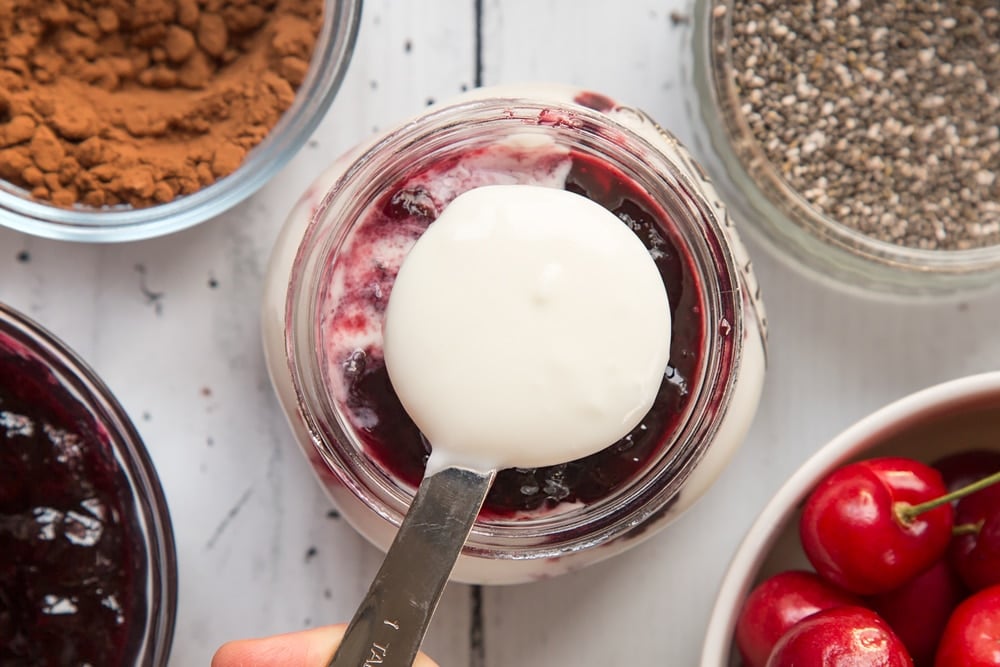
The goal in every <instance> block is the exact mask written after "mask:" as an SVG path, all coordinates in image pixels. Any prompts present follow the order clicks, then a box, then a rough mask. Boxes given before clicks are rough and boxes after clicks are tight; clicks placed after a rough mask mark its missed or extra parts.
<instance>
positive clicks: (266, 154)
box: [0, 0, 362, 242]
mask: <svg viewBox="0 0 1000 667" xmlns="http://www.w3.org/2000/svg"><path fill="white" fill-rule="evenodd" d="M361 5H362V0H326V2H325V5H324V14H323V26H322V28H321V30H320V33H319V37H318V38H317V40H316V47H315V50H314V52H313V57H312V60H311V62H310V65H309V70H308V73H307V74H306V77H305V79H304V80H303V82H302V84H301V85H300V86H299V88H298V92H297V93H296V96H295V101H294V102H293V103H292V106H291V107H289V108H288V110H287V111H285V113H284V114H282V116H281V118H280V119H279V121H278V123H277V124H276V125H275V126H274V127H273V128H272V129H271V131H270V132H269V133H268V135H267V136H266V137H265V138H264V140H263V141H261V142H260V144H258V145H257V146H256V147H255V148H253V149H252V150H251V151H250V152H248V153H247V155H246V158H245V159H244V160H243V162H242V164H241V165H240V167H239V168H238V169H237V170H236V171H234V172H233V173H232V174H230V175H229V176H226V177H225V178H222V179H219V180H218V181H216V182H215V183H213V184H212V185H209V186H207V187H204V188H202V189H200V190H198V191H197V192H195V193H193V194H190V195H185V196H182V197H178V198H176V199H174V200H172V201H170V202H167V203H165V204H157V205H155V206H149V207H145V208H131V207H121V208H105V209H95V208H86V207H82V206H79V207H75V208H60V207H57V206H53V205H50V204H46V203H44V202H40V201H37V200H34V199H31V198H30V197H29V196H28V193H27V192H26V191H25V190H23V189H21V188H17V187H14V186H13V185H11V184H10V183H6V182H4V181H0V224H2V225H5V226H7V227H11V228H13V229H16V230H18V231H22V232H26V233H29V234H34V235H36V236H44V237H48V238H55V239H61V240H69V241H90V242H115V241H134V240H138V239H145V238H152V237H155V236H162V235H164V234H169V233H171V232H176V231H179V230H181V229H186V228H187V227H191V226H193V225H196V224H198V223H200V222H204V221H205V220H208V219H210V218H212V217H214V216H216V215H219V214H220V213H222V212H224V211H226V210H228V209H229V208H231V207H233V206H235V205H236V204H238V203H240V202H241V201H243V200H244V199H246V198H247V197H249V196H250V195H252V194H253V193H254V192H256V191H257V190H258V189H260V188H261V187H262V186H263V185H264V184H265V183H266V182H267V181H268V179H270V178H271V177H272V176H274V174H276V173H277V172H278V170H280V169H281V168H282V167H283V166H284V165H285V164H286V163H287V162H288V160H290V159H291V158H292V156H293V155H295V153H296V152H297V151H298V150H299V148H301V147H302V145H303V144H304V143H305V142H306V141H307V140H308V138H309V136H310V135H311V134H312V132H313V130H315V129H316V126H317V125H318V124H319V122H320V120H322V118H323V115H324V114H325V113H326V111H327V109H328V108H329V107H330V104H331V103H332V102H333V98H334V96H335V95H336V93H337V90H338V89H339V88H340V84H341V82H342V81H343V78H344V74H345V73H346V71H347V66H348V64H349V62H350V59H351V55H352V53H353V51H354V43H355V39H356V37H357V32H358V26H359V22H360V17H361Z"/></svg>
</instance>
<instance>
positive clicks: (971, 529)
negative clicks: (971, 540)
mask: <svg viewBox="0 0 1000 667" xmlns="http://www.w3.org/2000/svg"><path fill="white" fill-rule="evenodd" d="M982 529H983V522H982V521H977V522H975V523H960V524H958V525H957V526H954V527H952V529H951V534H952V535H954V536H955V537H958V536H959V535H978V534H979V531H981V530H982Z"/></svg>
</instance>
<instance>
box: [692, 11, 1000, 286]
mask: <svg viewBox="0 0 1000 667" xmlns="http://www.w3.org/2000/svg"><path fill="white" fill-rule="evenodd" d="M695 21H696V25H695V31H694V41H693V46H694V70H693V72H692V76H691V80H692V82H693V84H694V86H695V87H696V91H697V95H696V96H695V97H696V102H695V103H693V105H692V110H693V112H694V114H695V117H696V118H695V120H696V122H695V125H696V128H695V131H696V132H695V133H696V138H695V141H694V142H693V143H694V147H695V149H696V151H697V150H698V149H701V151H702V152H703V153H707V155H702V156H700V157H701V159H702V161H703V163H705V165H706V167H707V168H708V170H709V171H710V172H711V175H712V176H713V177H714V180H715V182H716V184H717V186H718V187H719V189H720V190H721V191H722V192H723V195H724V196H725V197H726V199H727V203H728V204H729V206H730V208H731V209H733V210H734V213H735V214H736V216H737V217H738V218H743V219H744V220H745V221H746V222H747V223H748V226H749V227H750V228H751V229H752V230H754V231H755V232H758V233H757V234H756V235H755V236H757V237H758V239H759V240H761V241H762V242H763V243H764V244H765V245H768V246H770V247H771V248H772V249H775V250H777V251H778V254H779V255H781V256H783V257H786V258H789V259H790V260H791V261H792V263H793V264H794V265H796V266H798V267H801V268H804V269H805V270H806V271H807V272H808V273H811V274H813V275H814V276H819V277H821V278H822V279H823V280H825V281H826V282H830V283H834V284H836V285H838V286H842V287H847V288H850V289H853V290H855V291H861V292H864V293H867V294H883V295H890V294H891V295H910V296H938V295H953V294H965V293H968V292H970V291H973V290H976V289H983V288H987V287H991V286H994V285H997V284H1000V280H998V279H1000V5H998V4H997V2H996V0H951V1H948V2H944V1H935V0H888V1H885V2H882V1H875V0H818V1H817V2H809V3H800V2H792V3H788V2H784V1H783V0H699V2H698V7H697V12H696V19H695Z"/></svg>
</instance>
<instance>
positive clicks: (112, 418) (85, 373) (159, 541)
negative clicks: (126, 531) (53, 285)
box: [0, 303, 177, 667]
mask: <svg viewBox="0 0 1000 667" xmlns="http://www.w3.org/2000/svg"><path fill="white" fill-rule="evenodd" d="M0 333H3V334H5V335H8V336H10V337H11V338H12V339H13V340H14V341H16V342H17V343H20V344H21V345H23V346H24V348H25V349H26V350H27V353H28V354H30V355H31V357H32V359H34V360H37V361H38V362H40V363H42V364H44V366H45V368H46V369H47V370H49V371H50V372H52V373H53V375H54V377H55V378H56V379H57V380H58V381H59V382H60V384H61V385H63V386H64V387H66V389H67V390H69V391H70V392H71V394H72V396H73V398H74V399H75V400H76V401H77V404H78V405H80V406H81V407H83V408H84V409H85V410H86V411H87V413H88V414H89V415H92V416H93V418H94V421H95V423H96V424H99V425H100V426H101V427H102V428H103V429H104V431H105V432H106V433H107V436H108V440H109V444H110V446H111V449H112V451H113V453H114V458H115V462H116V464H117V470H118V471H119V472H120V473H121V474H122V475H123V477H124V479H125V481H126V482H127V484H128V488H129V492H130V496H131V500H132V503H133V509H134V512H135V518H136V520H137V522H138V524H139V530H138V531H137V534H138V535H139V536H140V537H141V538H142V543H143V558H144V566H145V571H146V572H147V578H146V581H145V582H137V583H139V584H141V585H144V586H145V591H144V595H143V599H144V602H145V605H146V615H147V616H146V620H145V623H144V627H143V632H142V636H141V638H140V639H139V640H138V646H137V651H138V652H137V654H136V656H135V659H136V664H140V665H148V666H150V667H163V666H165V665H166V664H167V661H168V658H169V655H170V648H171V644H172V641H173V634H174V624H175V620H176V613H177V552H176V545H175V540H174V533H173V527H172V524H171V520H170V513H169V508H168V505H167V500H166V496H165V495H164V492H163V487H162V486H161V484H160V480H159V476H158V475H157V472H156V468H155V467H154V465H153V461H152V459H151V458H150V456H149V452H148V451H147V449H146V447H145V445H144V444H143V442H142V438H141V436H140V435H139V432H138V430H137V429H136V428H135V425H134V424H133V423H132V420H131V419H130V418H129V417H128V415H127V414H126V412H125V410H124V408H123V407H122V406H121V404H120V403H119V402H118V400H117V399H116V398H115V396H114V395H113V394H112V393H111V390H110V389H109V388H108V386H107V385H106V384H105V383H104V381H103V380H101V379H100V378H99V377H98V376H97V374H96V373H95V371H94V370H93V368H91V367H90V365H89V364H87V363H86V362H85V361H83V359H81V358H80V357H79V356H78V355H77V354H76V353H75V352H73V351H72V350H70V349H69V348H68V347H67V346H66V344H65V343H63V342H62V341H60V340H59V339H58V338H56V337H55V336H54V335H53V334H52V333H50V332H49V331H47V330H46V329H45V328H44V327H42V326H41V325H40V324H38V323H37V322H35V321H34V320H33V319H31V318H29V317H28V316H26V315H24V314H23V313H20V312H19V311H17V310H15V309H14V308H12V307H10V306H8V305H6V304H3V303H0Z"/></svg>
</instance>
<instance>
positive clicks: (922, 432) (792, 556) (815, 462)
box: [701, 372, 1000, 667]
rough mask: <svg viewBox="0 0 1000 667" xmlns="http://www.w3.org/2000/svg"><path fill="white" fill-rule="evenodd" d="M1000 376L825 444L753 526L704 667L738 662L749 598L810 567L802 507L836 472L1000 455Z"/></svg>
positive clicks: (940, 389) (897, 408)
mask: <svg viewBox="0 0 1000 667" xmlns="http://www.w3.org/2000/svg"><path fill="white" fill-rule="evenodd" d="M998 435H1000V372H990V373H983V374H980V375H972V376H969V377H964V378H961V379H958V380H952V381H950V382H945V383H943V384H939V385H935V386H933V387H930V388H928V389H924V390H922V391H918V392H917V393H915V394H911V395H909V396H907V397H905V398H903V399H900V400H898V401H896V402H895V403H891V404H889V405H887V406H885V407H883V408H881V409H879V410H877V411H876V412H874V413H872V414H871V415H869V416H868V417H865V418H864V419H862V420H861V421H859V422H857V423H856V424H854V425H853V426H851V427H850V428H848V429H847V430H846V431H844V432H843V433H841V434H840V435H838V436H837V437H836V438H834V439H833V440H831V441H830V442H828V443H827V444H826V445H824V446H823V447H822V448H821V449H820V450H819V451H818V452H816V453H815V454H814V455H813V456H812V457H810V458H809V460H807V461H806V462H805V463H804V464H803V465H802V466H801V467H800V468H799V469H798V470H796V471H795V473H794V474H793V475H792V476H791V477H790V478H789V479H788V481H787V482H785V484H784V485H783V486H782V487H781V488H780V489H779V490H778V492H777V493H776V494H775V495H774V497H773V498H772V499H771V501H770V502H769V503H768V504H767V506H766V507H765V508H764V510H763V511H762V512H761V513H760V515H759V516H758V517H757V520H756V521H755V522H754V523H753V525H752V526H751V527H750V530H749V531H748V532H747V535H746V537H744V538H743V542H742V543H741V544H740V546H739V548H738V549H737V550H736V553H735V555H734V556H733V558H732V561H731V562H730V564H729V568H728V570H727V571H726V574H725V576H724V577H723V580H722V584H721V585H720V588H719V592H718V595H717V597H716V600H715V605H714V607H713V609H712V614H711V617H710V619H709V623H708V630H707V632H706V634H705V640H704V644H703V646H702V653H701V666H702V667H733V666H736V665H739V664H740V660H739V652H738V651H737V650H736V646H735V644H734V642H733V631H734V628H735V627H736V619H737V616H738V615H739V612H740V608H741V607H742V605H743V600H744V599H745V598H746V596H747V594H748V593H749V592H750V590H751V589H752V588H753V587H754V586H755V585H756V584H757V583H758V582H760V581H761V580H763V579H765V578H767V577H769V576H771V575H773V574H776V573H778V572H780V571H782V570H787V569H792V568H806V569H811V568H810V566H809V562H808V561H807V560H806V557H805V554H804V553H803V551H802V549H801V547H800V546H799V538H798V518H799V509H800V507H801V505H802V503H803V501H804V500H805V498H806V496H807V495H808V494H809V492H810V491H811V490H812V488H813V487H814V486H815V485H816V484H817V483H818V482H819V481H820V480H821V479H822V478H823V477H825V476H826V475H827V474H828V473H830V472H832V471H833V470H834V469H835V468H837V467H838V466H840V465H842V464H844V463H846V462H848V461H853V460H858V459H866V458H872V457H875V456H886V455H899V456H909V457H913V458H917V459H920V460H922V461H925V462H932V461H934V460H936V459H939V458H941V457H943V456H945V455H946V454H950V453H953V452H957V451H960V450H964V449H995V450H1000V437H998Z"/></svg>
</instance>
